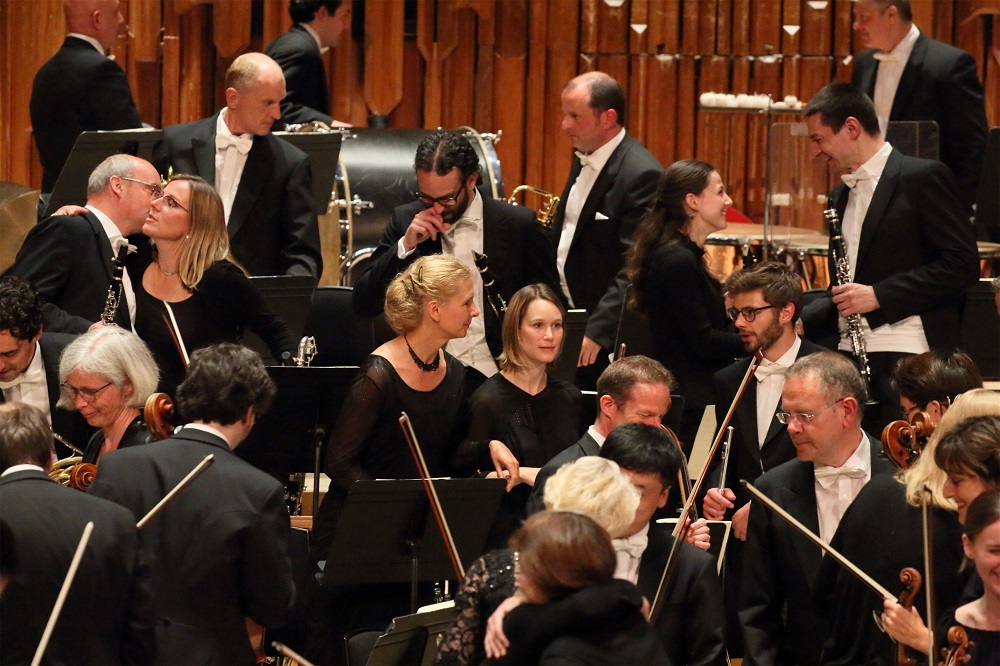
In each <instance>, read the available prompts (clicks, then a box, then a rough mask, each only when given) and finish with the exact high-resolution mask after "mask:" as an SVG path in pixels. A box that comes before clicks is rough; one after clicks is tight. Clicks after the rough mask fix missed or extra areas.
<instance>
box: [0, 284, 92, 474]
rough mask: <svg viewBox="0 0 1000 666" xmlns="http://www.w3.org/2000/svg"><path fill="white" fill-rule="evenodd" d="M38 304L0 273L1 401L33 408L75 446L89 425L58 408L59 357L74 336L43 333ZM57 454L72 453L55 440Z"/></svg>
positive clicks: (29, 291)
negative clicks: (38, 410)
mask: <svg viewBox="0 0 1000 666" xmlns="http://www.w3.org/2000/svg"><path fill="white" fill-rule="evenodd" d="M43 303H44V300H43V299H42V297H41V296H40V295H39V293H38V292H37V291H35V288H34V287H32V286H31V285H30V284H29V283H28V282H26V281H25V280H22V279H21V278H19V277H15V276H13V275H7V276H4V277H0V403H4V402H23V403H25V404H28V405H31V406H33V407H37V408H38V409H40V410H41V411H42V413H43V414H45V420H46V422H48V423H49V424H50V426H51V428H52V431H53V432H54V433H56V434H57V435H59V436H61V437H62V438H63V439H66V440H68V441H69V442H71V443H73V444H75V445H76V446H80V445H82V444H83V443H84V442H86V441H87V439H88V438H89V437H90V435H91V433H92V432H93V428H91V427H89V426H88V425H87V422H86V421H85V420H84V419H83V418H82V417H81V416H80V415H79V414H74V413H72V412H68V411H66V410H64V409H58V408H57V405H58V403H59V384H60V381H59V356H60V355H61V354H62V353H63V350H65V349H66V346H67V345H69V344H70V343H71V342H72V341H73V336H71V335H67V334H64V333H48V332H46V331H43V326H42V318H43V315H42V313H43V311H44V306H43ZM56 452H57V453H58V454H59V457H60V458H65V457H66V456H69V455H71V452H70V449H69V448H67V447H66V446H65V445H64V444H62V443H57V444H56Z"/></svg>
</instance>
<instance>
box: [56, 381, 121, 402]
mask: <svg viewBox="0 0 1000 666" xmlns="http://www.w3.org/2000/svg"><path fill="white" fill-rule="evenodd" d="M112 384H114V382H108V383H107V384H105V385H104V386H102V387H101V388H95V389H91V388H76V387H75V386H70V385H69V384H65V383H64V384H60V385H59V387H60V388H61V389H62V391H63V393H64V394H65V395H66V397H68V398H69V399H70V400H76V396H80V397H81V398H83V401H84V402H93V401H94V400H95V399H96V398H97V394H98V393H100V392H101V391H103V390H104V389H106V388H108V387H109V386H111V385H112Z"/></svg>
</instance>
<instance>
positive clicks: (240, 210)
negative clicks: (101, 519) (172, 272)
mask: <svg viewBox="0 0 1000 666" xmlns="http://www.w3.org/2000/svg"><path fill="white" fill-rule="evenodd" d="M218 118H219V114H215V115H214V116H212V117H211V118H204V119H202V120H196V121H194V122H190V123H183V124H181V125H173V126H171V127H168V128H166V129H165V130H163V139H162V140H161V141H160V142H159V143H158V144H156V146H155V147H154V149H153V160H152V161H153V165H154V166H155V167H156V168H157V170H159V172H160V173H161V174H166V173H167V170H168V168H169V167H173V170H174V173H188V174H195V175H198V176H201V177H202V178H204V179H205V180H206V181H207V182H208V183H209V184H210V185H213V186H214V185H215V152H216V151H215V127H216V122H217V121H218ZM227 226H228V230H229V244H230V250H231V251H232V253H233V256H234V257H236V260H237V261H239V262H240V264H242V265H243V267H244V268H246V269H247V271H248V272H249V273H250V275H311V276H312V277H313V279H314V280H316V281H318V280H319V277H320V275H321V274H322V272H323V258H322V256H321V254H320V246H319V223H318V222H317V220H316V213H315V198H314V196H313V192H312V169H311V167H310V165H309V157H308V156H307V155H306V154H305V153H304V152H302V151H301V150H299V149H298V148H296V147H295V146H293V145H292V144H290V143H288V142H287V141H282V140H281V139H279V138H278V137H276V136H274V135H273V134H268V135H266V136H255V137H254V138H253V147H252V148H251V149H250V152H249V153H247V161H246V165H245V166H244V167H243V174H242V175H241V177H240V184H239V187H238V188H237V190H236V197H235V198H234V200H233V208H232V211H231V212H230V214H229V223H228V225H227Z"/></svg>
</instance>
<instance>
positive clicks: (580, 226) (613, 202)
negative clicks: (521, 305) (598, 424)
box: [549, 72, 663, 389]
mask: <svg viewBox="0 0 1000 666" xmlns="http://www.w3.org/2000/svg"><path fill="white" fill-rule="evenodd" d="M560 101H561V106H562V129H563V131H564V132H566V134H567V135H568V136H569V138H570V142H571V143H572V144H573V150H574V151H575V156H574V158H573V165H572V167H571V168H570V171H569V175H568V177H567V178H566V185H565V187H564V188H563V192H562V196H561V197H560V198H559V205H558V207H557V208H556V212H555V216H554V217H553V219H552V227H551V230H550V234H549V237H550V243H551V245H552V249H551V254H552V256H554V257H555V264H556V268H557V269H558V279H559V285H560V287H561V289H562V294H563V295H564V296H565V297H566V301H567V303H568V304H569V305H570V307H573V308H583V309H585V310H587V312H588V313H589V316H588V318H587V328H586V331H585V333H584V338H583V345H582V346H581V349H580V357H579V359H578V360H577V366H578V367H579V368H581V370H578V371H577V380H576V383H577V385H578V386H580V387H581V388H584V389H589V388H591V387H592V386H593V385H594V382H595V381H596V380H597V377H598V376H599V374H600V373H601V372H603V371H604V368H605V367H606V364H607V361H606V359H607V355H608V353H609V352H610V351H611V348H612V347H613V346H614V343H615V332H616V330H617V328H618V321H619V319H620V315H621V309H622V303H623V302H624V301H625V289H626V285H625V283H624V280H623V278H622V277H621V276H620V275H619V273H620V271H621V269H622V265H623V257H624V255H625V251H626V250H627V249H628V247H629V245H631V243H632V235H633V233H634V232H635V229H636V227H637V226H638V224H639V222H640V221H641V220H642V218H643V217H644V216H645V215H646V213H647V212H648V211H649V210H650V209H651V208H652V207H653V202H654V201H655V199H656V182H657V178H658V177H659V175H660V173H661V172H662V171H663V167H662V166H661V165H660V163H659V161H657V159H656V158H655V157H653V155H652V154H650V152H649V151H648V150H646V148H645V147H644V146H643V145H642V144H641V143H639V141H638V140H636V138H635V137H633V136H632V135H630V134H629V133H628V132H626V131H625V121H626V116H625V93H624V92H622V88H621V86H620V85H619V84H618V82H617V81H616V80H615V79H613V78H612V77H611V76H609V75H608V74H605V73H604V72H586V73H584V74H580V75H579V76H577V77H574V78H573V79H571V80H570V81H569V82H568V83H567V84H566V85H565V86H564V87H563V90H562V94H561V97H560ZM595 364H596V365H595ZM588 366H593V367H592V368H589V369H587V367H588Z"/></svg>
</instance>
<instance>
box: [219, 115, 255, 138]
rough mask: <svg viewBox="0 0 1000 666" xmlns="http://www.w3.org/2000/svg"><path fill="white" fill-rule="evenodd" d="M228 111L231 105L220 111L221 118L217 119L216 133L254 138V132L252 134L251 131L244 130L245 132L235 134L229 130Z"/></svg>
mask: <svg viewBox="0 0 1000 666" xmlns="http://www.w3.org/2000/svg"><path fill="white" fill-rule="evenodd" d="M228 111H229V107H225V108H223V109H222V110H221V111H219V118H218V119H217V120H216V121H215V133H216V134H221V135H223V136H232V137H236V136H239V137H240V138H241V139H250V140H253V134H251V133H250V132H244V133H243V134H239V135H237V134H233V133H232V132H231V131H230V130H229V125H227V124H226V113H227V112H228Z"/></svg>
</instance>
